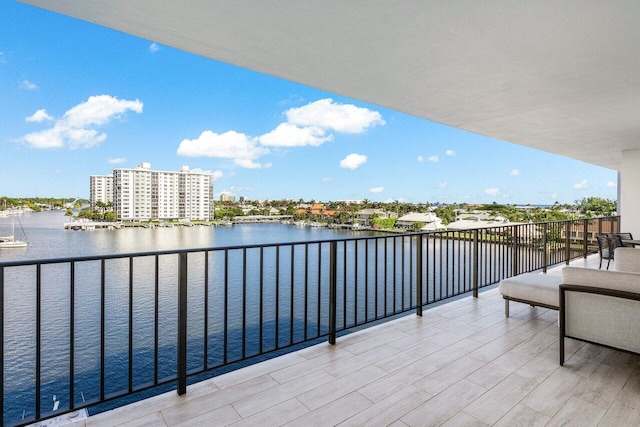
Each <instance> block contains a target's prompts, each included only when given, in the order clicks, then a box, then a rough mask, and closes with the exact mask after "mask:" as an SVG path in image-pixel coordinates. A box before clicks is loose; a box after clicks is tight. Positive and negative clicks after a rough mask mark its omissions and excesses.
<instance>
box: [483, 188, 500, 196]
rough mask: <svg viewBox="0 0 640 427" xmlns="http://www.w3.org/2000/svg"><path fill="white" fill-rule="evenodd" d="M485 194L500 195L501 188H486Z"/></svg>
mask: <svg viewBox="0 0 640 427" xmlns="http://www.w3.org/2000/svg"><path fill="white" fill-rule="evenodd" d="M484 192H485V194H488V195H489V196H498V195H500V189H499V188H487V189H486V190H484Z"/></svg>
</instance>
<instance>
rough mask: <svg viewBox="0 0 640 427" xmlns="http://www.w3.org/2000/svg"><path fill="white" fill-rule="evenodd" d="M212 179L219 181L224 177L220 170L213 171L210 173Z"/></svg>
mask: <svg viewBox="0 0 640 427" xmlns="http://www.w3.org/2000/svg"><path fill="white" fill-rule="evenodd" d="M212 175H213V179H221V178H222V177H224V173H223V172H222V171H221V170H215V171H213V172H212Z"/></svg>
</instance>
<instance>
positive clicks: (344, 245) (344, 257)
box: [336, 240, 347, 329]
mask: <svg viewBox="0 0 640 427" xmlns="http://www.w3.org/2000/svg"><path fill="white" fill-rule="evenodd" d="M336 327H337V325H336ZM342 328H343V329H347V241H346V240H343V241H342Z"/></svg>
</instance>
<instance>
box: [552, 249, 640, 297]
mask: <svg viewBox="0 0 640 427" xmlns="http://www.w3.org/2000/svg"><path fill="white" fill-rule="evenodd" d="M618 249H620V248H618ZM618 249H616V256H617V254H618ZM616 262H617V260H616ZM562 283H566V284H570V285H581V286H594V287H598V288H607V289H618V290H620V291H627V292H640V274H639V273H630V272H626V271H611V270H610V271H607V270H596V269H595V268H581V267H565V268H563V269H562Z"/></svg>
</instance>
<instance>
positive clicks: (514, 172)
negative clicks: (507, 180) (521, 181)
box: [509, 169, 520, 176]
mask: <svg viewBox="0 0 640 427" xmlns="http://www.w3.org/2000/svg"><path fill="white" fill-rule="evenodd" d="M509 176H520V169H514V170H512V171H511V172H509Z"/></svg>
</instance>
